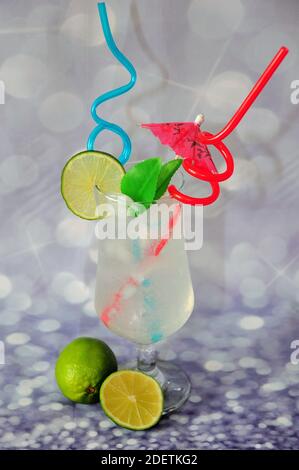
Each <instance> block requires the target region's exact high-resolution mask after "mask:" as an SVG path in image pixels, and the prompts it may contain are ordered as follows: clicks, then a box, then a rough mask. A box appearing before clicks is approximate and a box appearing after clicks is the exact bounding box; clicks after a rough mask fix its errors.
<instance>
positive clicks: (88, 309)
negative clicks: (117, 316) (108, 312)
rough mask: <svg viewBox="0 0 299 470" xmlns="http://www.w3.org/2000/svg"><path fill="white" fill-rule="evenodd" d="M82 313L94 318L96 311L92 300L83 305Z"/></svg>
mask: <svg viewBox="0 0 299 470" xmlns="http://www.w3.org/2000/svg"><path fill="white" fill-rule="evenodd" d="M83 312H84V313H85V315H87V316H88V317H96V311H95V306H94V302H93V300H90V301H89V302H86V304H84V307H83Z"/></svg>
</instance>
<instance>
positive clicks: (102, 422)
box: [99, 420, 113, 429]
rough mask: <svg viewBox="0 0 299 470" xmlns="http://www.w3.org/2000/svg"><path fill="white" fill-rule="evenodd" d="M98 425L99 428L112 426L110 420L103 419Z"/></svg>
mask: <svg viewBox="0 0 299 470" xmlns="http://www.w3.org/2000/svg"><path fill="white" fill-rule="evenodd" d="M99 426H100V428H101V429H109V428H111V427H112V426H113V424H112V423H111V422H110V421H107V420H105V421H101V422H100V424H99Z"/></svg>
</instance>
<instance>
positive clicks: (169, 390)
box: [151, 360, 191, 415]
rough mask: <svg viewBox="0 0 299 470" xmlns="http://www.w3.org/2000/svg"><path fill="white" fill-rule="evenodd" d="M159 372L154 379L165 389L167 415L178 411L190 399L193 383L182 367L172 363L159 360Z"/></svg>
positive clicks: (165, 410) (165, 412)
mask: <svg viewBox="0 0 299 470" xmlns="http://www.w3.org/2000/svg"><path fill="white" fill-rule="evenodd" d="M157 370H158V374H157V376H156V377H155V376H154V375H153V377H154V378H156V380H157V381H158V382H159V383H160V385H161V387H162V389H163V392H164V410H163V415H166V414H168V413H171V412H172V411H176V410H177V409H178V408H180V407H181V406H182V405H183V404H184V403H185V401H186V400H187V399H188V398H189V395H190V392H191V382H190V380H189V377H188V375H187V374H185V372H184V371H183V370H182V369H181V368H180V367H178V366H176V365H175V364H173V363H171V362H167V361H161V360H158V361H157ZM151 375H152V374H151ZM161 376H162V377H161Z"/></svg>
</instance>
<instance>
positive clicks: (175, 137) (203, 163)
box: [141, 114, 217, 174]
mask: <svg viewBox="0 0 299 470" xmlns="http://www.w3.org/2000/svg"><path fill="white" fill-rule="evenodd" d="M202 122H203V116H202V115H201V114H200V115H198V116H197V118H196V119H195V121H194V122H165V123H151V124H141V127H143V128H145V129H149V130H150V131H151V132H152V133H153V134H154V136H155V137H158V139H159V140H160V142H161V144H163V145H167V146H168V147H170V148H171V149H172V150H174V151H175V153H176V154H177V155H178V156H179V157H181V158H183V159H187V158H188V159H189V158H190V159H192V160H193V165H194V166H196V168H198V169H201V168H202V169H203V170H208V171H209V172H211V173H213V174H215V173H217V168H216V166H215V165H214V162H213V160H212V157H211V154H210V152H209V150H208V147H207V146H206V145H205V144H203V143H202V142H201V140H200V135H201V131H200V124H201V123H202Z"/></svg>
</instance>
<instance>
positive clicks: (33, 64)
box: [0, 54, 47, 98]
mask: <svg viewBox="0 0 299 470" xmlns="http://www.w3.org/2000/svg"><path fill="white" fill-rule="evenodd" d="M0 76H1V80H3V81H4V83H5V90H6V92H7V93H8V94H9V95H11V96H14V97H15V98H31V97H32V96H34V95H35V94H36V93H38V92H39V90H40V89H41V87H42V86H44V83H45V81H46V79H47V68H46V67H45V65H44V64H43V63H42V61H41V60H39V59H37V58H36V57H32V56H30V55H25V54H17V55H15V56H11V57H8V58H7V59H6V60H5V61H4V62H3V64H2V66H1V68H0Z"/></svg>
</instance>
